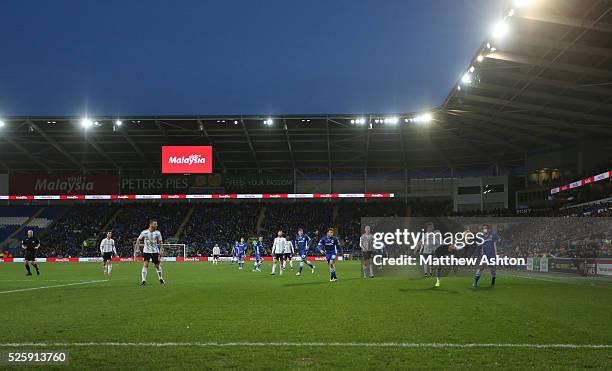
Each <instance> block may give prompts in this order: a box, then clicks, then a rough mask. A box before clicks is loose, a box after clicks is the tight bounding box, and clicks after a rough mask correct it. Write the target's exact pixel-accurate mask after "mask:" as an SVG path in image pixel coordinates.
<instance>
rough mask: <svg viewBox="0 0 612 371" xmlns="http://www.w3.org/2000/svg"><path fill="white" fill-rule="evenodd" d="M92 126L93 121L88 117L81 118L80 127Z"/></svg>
mask: <svg viewBox="0 0 612 371" xmlns="http://www.w3.org/2000/svg"><path fill="white" fill-rule="evenodd" d="M92 126H93V121H91V120H90V119H88V118H87V117H85V118H83V119H81V127H82V128H83V129H89V128H90V127H92Z"/></svg>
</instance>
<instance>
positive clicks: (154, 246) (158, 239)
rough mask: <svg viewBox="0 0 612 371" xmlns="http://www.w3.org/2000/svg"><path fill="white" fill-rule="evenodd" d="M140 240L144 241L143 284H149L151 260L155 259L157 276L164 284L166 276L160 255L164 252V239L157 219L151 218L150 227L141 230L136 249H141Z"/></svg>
mask: <svg viewBox="0 0 612 371" xmlns="http://www.w3.org/2000/svg"><path fill="white" fill-rule="evenodd" d="M140 241H144V249H143V250H142V252H143V257H144V262H143V263H142V271H141V277H142V283H141V285H142V286H145V285H146V284H147V270H148V268H149V261H153V264H155V268H156V269H157V278H158V279H159V283H160V284H162V285H163V284H164V283H165V281H164V278H163V277H162V268H161V264H160V256H162V255H163V253H164V240H163V239H162V235H161V232H160V231H158V230H157V220H155V219H151V220H149V228H148V229H145V230H144V231H142V232H140V236H138V239H137V240H136V250H137V251H141V250H140Z"/></svg>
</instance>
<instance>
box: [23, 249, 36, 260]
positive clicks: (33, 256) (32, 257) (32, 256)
mask: <svg viewBox="0 0 612 371" xmlns="http://www.w3.org/2000/svg"><path fill="white" fill-rule="evenodd" d="M25 261H27V262H35V261H36V253H35V252H34V251H26V253H25Z"/></svg>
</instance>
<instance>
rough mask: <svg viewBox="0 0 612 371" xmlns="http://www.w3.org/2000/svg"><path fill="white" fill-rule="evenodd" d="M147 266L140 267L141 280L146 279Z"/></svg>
mask: <svg viewBox="0 0 612 371" xmlns="http://www.w3.org/2000/svg"><path fill="white" fill-rule="evenodd" d="M147 270H148V269H147V268H144V267H143V268H142V272H140V275H141V276H142V280H143V281H146V280H147Z"/></svg>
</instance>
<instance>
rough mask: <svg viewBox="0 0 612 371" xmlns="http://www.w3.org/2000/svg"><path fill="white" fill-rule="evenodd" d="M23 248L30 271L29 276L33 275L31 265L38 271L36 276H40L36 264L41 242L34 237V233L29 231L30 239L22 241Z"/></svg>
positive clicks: (27, 267) (26, 264) (26, 265)
mask: <svg viewBox="0 0 612 371" xmlns="http://www.w3.org/2000/svg"><path fill="white" fill-rule="evenodd" d="M21 247H22V248H23V249H24V250H25V268H26V270H27V271H28V274H27V275H28V276H31V275H32V271H31V270H30V264H32V266H33V267H34V269H36V275H38V276H40V270H39V269H38V264H36V252H37V251H38V248H39V247H40V241H39V240H38V238H36V237H34V231H32V230H29V231H28V237H26V238H25V239H24V240H23V241H21Z"/></svg>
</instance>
